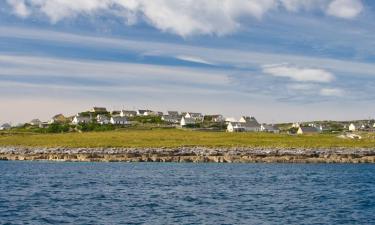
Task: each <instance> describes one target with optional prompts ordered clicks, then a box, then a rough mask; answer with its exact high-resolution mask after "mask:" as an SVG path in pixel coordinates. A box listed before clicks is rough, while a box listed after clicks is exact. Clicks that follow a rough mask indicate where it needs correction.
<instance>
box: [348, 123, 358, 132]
mask: <svg viewBox="0 0 375 225" xmlns="http://www.w3.org/2000/svg"><path fill="white" fill-rule="evenodd" d="M356 130H357V127H356V125H355V124H354V123H351V124H350V125H349V131H351V132H354V131H356Z"/></svg>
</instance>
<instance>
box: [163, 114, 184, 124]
mask: <svg viewBox="0 0 375 225" xmlns="http://www.w3.org/2000/svg"><path fill="white" fill-rule="evenodd" d="M161 120H163V121H164V122H167V123H175V124H178V123H180V120H181V117H180V116H178V115H177V116H176V115H164V116H162V117H161Z"/></svg>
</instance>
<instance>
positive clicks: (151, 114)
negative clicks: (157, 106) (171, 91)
mask: <svg viewBox="0 0 375 225" xmlns="http://www.w3.org/2000/svg"><path fill="white" fill-rule="evenodd" d="M163 115H164V113H163V112H156V111H151V112H147V113H146V115H145V116H163Z"/></svg>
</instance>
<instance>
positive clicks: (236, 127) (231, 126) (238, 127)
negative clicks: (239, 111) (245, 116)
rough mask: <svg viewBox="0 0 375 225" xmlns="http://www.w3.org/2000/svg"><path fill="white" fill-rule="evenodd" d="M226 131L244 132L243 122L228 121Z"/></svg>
mask: <svg viewBox="0 0 375 225" xmlns="http://www.w3.org/2000/svg"><path fill="white" fill-rule="evenodd" d="M227 131H228V132H245V127H244V123H240V122H229V123H228V126H227Z"/></svg>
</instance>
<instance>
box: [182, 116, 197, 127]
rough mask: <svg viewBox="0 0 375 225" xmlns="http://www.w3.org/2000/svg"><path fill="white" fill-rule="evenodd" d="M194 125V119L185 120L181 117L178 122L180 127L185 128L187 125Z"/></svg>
mask: <svg viewBox="0 0 375 225" xmlns="http://www.w3.org/2000/svg"><path fill="white" fill-rule="evenodd" d="M195 123H196V120H195V119H194V118H186V117H182V118H181V121H180V125H181V127H184V126H187V125H193V124H195Z"/></svg>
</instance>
